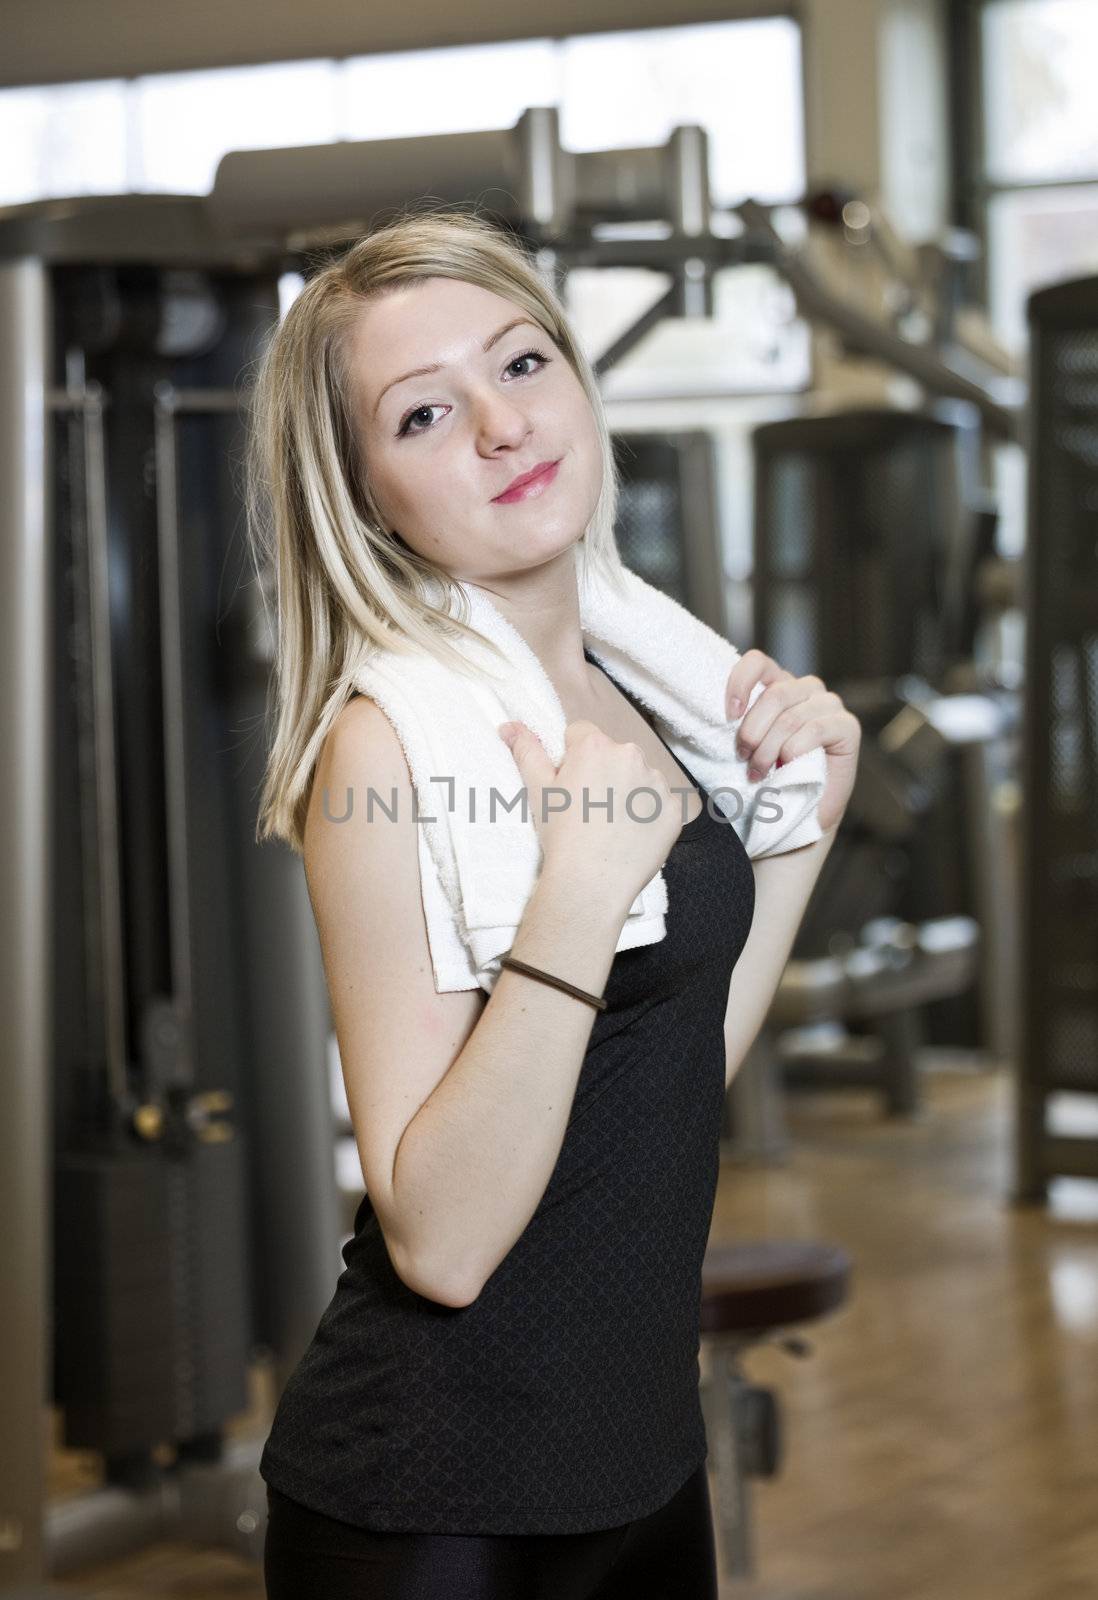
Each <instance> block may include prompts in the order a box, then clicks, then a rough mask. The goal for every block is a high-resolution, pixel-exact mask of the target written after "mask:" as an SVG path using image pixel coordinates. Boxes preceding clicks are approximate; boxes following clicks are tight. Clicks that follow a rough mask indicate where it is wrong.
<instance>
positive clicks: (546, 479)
mask: <svg viewBox="0 0 1098 1600" xmlns="http://www.w3.org/2000/svg"><path fill="white" fill-rule="evenodd" d="M559 466H560V462H559V461H551V462H550V463H549V465H548V466H547V467H545V468H544V469H543V470H542V471H541V472H539V473H538V475H537V477H536V478H528V479H527V481H526V482H525V483H520V484H519V486H518V488H516V489H507V490H506V491H505V492H504V493H503V494H497V495H496V497H495V499H494V501H493V502H492V503H493V505H497V506H505V505H510V504H511V503H512V502H513V501H515V500H532V499H533V497H534V496H535V495H538V494H541V492H542V490H543V489H548V487H549V485H550V484H551V483H552V481H553V479H554V478H555V477H556V475H557V468H558V467H559Z"/></svg>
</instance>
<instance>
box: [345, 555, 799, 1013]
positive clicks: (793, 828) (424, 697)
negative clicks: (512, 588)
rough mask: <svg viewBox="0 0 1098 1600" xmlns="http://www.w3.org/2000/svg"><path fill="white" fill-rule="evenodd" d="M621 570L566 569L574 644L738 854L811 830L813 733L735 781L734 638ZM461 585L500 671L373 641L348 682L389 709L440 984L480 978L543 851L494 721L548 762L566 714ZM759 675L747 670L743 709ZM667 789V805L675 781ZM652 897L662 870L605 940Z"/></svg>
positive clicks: (641, 934) (436, 595)
mask: <svg viewBox="0 0 1098 1600" xmlns="http://www.w3.org/2000/svg"><path fill="white" fill-rule="evenodd" d="M577 574H578V568H577ZM622 576H623V578H624V582H625V591H626V592H625V595H624V597H623V596H621V595H618V594H617V593H616V592H615V591H614V590H613V588H612V587H611V585H610V584H609V582H608V581H607V580H605V579H601V578H593V579H591V580H589V581H588V582H587V583H586V584H585V583H583V582H582V581H581V582H580V588H579V602H580V627H581V631H582V634H583V642H584V645H585V647H586V648H587V649H588V650H589V651H590V653H591V655H592V656H593V657H594V658H595V660H596V661H598V662H599V664H600V665H602V666H605V668H606V670H607V672H608V673H609V674H610V676H611V677H613V678H615V679H616V680H617V681H618V682H619V683H620V684H622V685H623V686H624V687H625V688H626V689H628V690H629V692H630V693H631V694H633V695H635V696H636V698H637V700H638V701H639V702H640V703H641V704H642V705H643V706H645V708H646V709H647V711H648V712H649V713H650V715H651V720H652V723H653V725H654V727H655V728H656V730H657V732H658V733H659V734H660V736H661V737H662V738H663V739H664V740H665V741H666V743H667V744H668V746H669V747H670V749H671V750H672V751H673V753H674V755H675V757H676V759H678V760H680V761H681V763H682V765H683V766H684V767H686V768H687V770H688V771H689V772H691V773H693V775H694V776H695V777H696V778H697V780H698V782H699V783H700V784H701V786H702V787H703V788H704V789H706V790H707V791H708V792H710V793H711V796H712V804H713V806H714V807H715V808H716V809H718V810H720V811H721V812H722V814H723V815H724V816H726V817H728V818H730V820H731V825H732V826H733V827H734V828H735V830H736V832H737V834H738V835H739V837H740V839H741V840H742V842H743V844H744V848H745V849H746V851H747V854H748V855H749V856H750V857H752V858H753V859H754V858H758V857H760V856H766V855H777V854H779V853H780V852H783V851H786V850H794V849H796V848H797V847H798V846H800V845H804V844H810V843H812V842H813V840H815V839H819V838H820V837H821V836H822V832H823V830H822V828H821V827H820V824H819V820H818V816H817V807H818V803H819V799H820V795H821V794H822V792H823V788H824V782H825V778H826V756H825V754H824V751H823V748H822V746H817V747H816V748H815V749H813V750H810V751H807V752H805V753H804V754H802V755H800V756H797V757H795V758H794V759H793V760H792V761H789V762H786V763H785V764H784V765H783V766H781V767H775V768H772V770H771V772H770V773H768V774H764V775H763V777H762V778H760V779H759V780H758V781H757V782H755V783H752V782H750V781H749V780H748V777H747V762H746V761H744V760H742V759H741V757H740V756H739V755H738V754H737V752H736V730H737V728H738V727H739V724H740V721H742V718H737V719H736V720H735V721H732V722H730V721H728V720H727V718H726V716H725V710H724V694H725V685H726V683H727V681H728V674H729V672H730V671H731V669H732V667H733V666H734V664H735V663H736V661H738V660H739V656H740V652H739V651H738V650H737V649H736V648H735V646H734V645H732V644H730V643H729V641H728V640H727V639H725V638H723V637H722V636H721V635H720V634H719V633H717V632H716V631H715V630H714V629H713V628H710V627H709V626H708V624H707V623H705V622H702V621H701V619H700V618H698V617H695V616H694V615H693V614H692V613H691V612H690V611H688V610H687V609H686V607H685V606H682V605H680V604H679V602H678V601H676V600H673V599H672V598H671V597H670V596H669V595H666V594H664V593H663V591H662V590H660V589H657V588H655V587H654V586H653V585H651V584H649V583H646V582H645V581H644V580H643V579H642V578H640V577H639V576H638V575H637V574H636V573H635V572H632V571H630V570H629V569H628V568H623V569H622ZM461 588H462V590H463V592H464V594H465V596H466V598H467V600H468V603H469V612H470V614H469V621H470V623H471V625H472V626H473V627H474V628H476V629H477V630H478V632H480V633H481V634H483V635H484V636H485V637H487V638H490V639H491V640H492V641H493V642H494V643H495V644H497V645H498V646H499V647H500V648H501V649H502V651H503V652H504V655H505V656H506V658H507V660H508V661H509V663H510V664H511V668H512V670H511V672H510V673H509V675H508V676H507V679H506V681H505V682H498V681H497V683H496V684H487V683H484V684H482V683H480V682H479V681H478V682H474V681H473V680H472V679H470V678H467V677H465V676H464V675H463V674H462V673H460V672H458V671H456V670H455V669H453V668H451V667H449V666H445V665H443V663H441V662H439V661H436V660H435V658H434V657H433V656H428V655H426V654H423V655H422V656H419V657H410V656H402V655H397V654H396V653H394V652H391V651H381V650H374V651H372V652H371V653H370V654H369V655H368V656H367V658H366V659H365V661H364V662H363V664H362V665H361V666H359V667H358V668H356V670H355V673H354V678H353V681H354V684H355V687H356V688H358V689H360V690H361V691H362V693H363V694H366V695H369V696H370V698H371V699H373V700H375V701H376V703H377V704H378V705H379V706H380V707H381V709H382V711H384V712H385V714H386V716H387V717H388V718H389V720H390V722H391V723H392V724H393V726H394V728H395V730H396V733H397V735H398V737H399V739H400V743H401V747H402V748H403V751H404V754H405V756H406V758H407V761H408V767H409V770H410V772H411V776H412V782H413V785H414V788H415V795H416V813H417V816H418V818H419V865H420V882H421V891H422V899H423V909H424V915H425V918H426V923H427V935H428V942H429V944H430V950H431V961H432V966H433V970H434V981H435V987H436V989H437V990H438V991H439V992H440V993H442V992H444V991H447V990H455V989H475V988H477V987H478V986H479V987H480V988H483V989H485V990H487V991H488V992H489V993H491V991H492V988H493V987H494V985H495V981H496V979H497V978H498V976H499V973H500V965H499V958H500V956H502V955H505V954H506V952H507V951H508V950H509V949H510V948H511V945H512V944H513V943H514V939H515V935H516V933H517V932H518V926H519V923H520V921H521V919H522V915H523V911H524V909H525V906H526V903H527V901H528V899H529V897H530V894H531V893H532V891H533V888H534V885H535V883H536V882H537V877H538V873H539V871H540V869H541V856H542V851H541V845H540V843H539V840H538V836H537V828H536V824H535V821H534V813H533V808H532V806H529V805H527V807H526V813H527V814H526V817H525V819H524V817H523V806H522V790H523V779H522V774H521V773H520V771H519V768H518V766H517V764H516V762H515V759H514V757H513V756H512V754H511V752H510V750H509V749H508V747H507V746H506V744H504V742H503V740H502V738H501V737H500V735H499V731H498V729H499V724H500V723H502V722H524V723H525V724H526V726H527V727H528V728H529V729H530V730H531V731H532V732H533V733H535V734H536V735H537V736H538V738H539V739H540V741H541V743H542V745H543V746H544V748H545V752H546V755H547V756H548V757H549V759H550V761H552V762H553V764H554V765H555V766H559V764H560V762H561V761H562V760H563V759H564V751H565V741H564V731H565V727H566V719H565V714H564V710H563V707H562V706H561V704H560V700H559V698H558V696H557V693H556V690H555V689H554V688H553V686H552V684H551V682H550V681H549V679H548V677H547V676H546V674H545V671H544V669H543V667H542V665H541V663H540V661H539V660H538V658H537V656H536V655H535V654H534V652H533V651H532V650H531V649H530V647H529V645H528V644H527V643H526V641H525V640H524V639H523V638H522V637H521V635H520V634H519V633H518V632H517V631H516V629H515V628H513V627H512V625H511V624H510V623H509V622H508V621H507V619H506V618H505V617H504V616H503V614H502V613H501V612H500V611H499V609H498V608H497V607H496V606H495V605H494V604H493V603H492V601H491V600H490V599H489V598H488V596H487V595H486V594H485V593H484V591H483V590H481V589H478V588H477V587H476V586H475V585H472V584H466V583H463V584H461ZM431 596H432V600H433V603H435V604H442V602H443V595H442V590H441V586H437V585H436V586H434V587H433V588H432V590H431ZM453 642H454V643H455V645H456V647H457V648H458V649H459V650H460V651H461V652H462V653H463V654H464V655H465V656H466V657H467V658H468V659H475V660H479V661H482V662H483V663H484V664H486V665H487V666H489V668H490V669H491V670H492V671H493V672H495V673H498V672H499V671H500V668H499V665H498V663H497V662H496V661H495V660H494V659H493V658H492V656H491V654H490V653H489V652H488V651H487V650H486V649H485V647H484V646H483V645H481V644H480V643H479V642H478V641H475V640H474V641H471V642H468V641H466V640H465V639H464V638H459V639H457V640H455V641H453ZM764 687H765V686H764V685H763V684H756V686H755V688H754V690H753V692H752V694H751V696H750V698H749V700H748V705H747V709H750V707H751V705H753V704H754V702H755V700H756V699H757V698H758V696H759V695H760V694H761V693H762V692H763V689H764ZM744 714H745V715H746V711H745V713H744ZM493 791H494V801H495V807H494V816H493V811H492V802H493ZM673 800H674V803H675V804H676V805H679V804H681V801H680V800H679V799H678V797H677V796H673ZM511 802H517V803H515V804H514V805H513V809H511V810H510V811H508V810H506V809H504V805H505V804H506V803H511ZM378 803H383V804H385V805H388V804H389V803H390V796H388V795H379V796H378ZM374 814H375V816H379V815H380V813H379V812H377V811H375V813H374ZM639 814H641V813H640V812H639V811H638V815H639ZM667 906H668V901H667V883H666V880H665V878H664V876H663V872H662V870H661V871H659V872H657V873H656V874H655V876H654V877H653V878H652V879H651V880H650V881H649V882H648V883H647V884H646V885H645V886H644V888H643V889H642V890H641V892H640V894H639V895H638V896H637V898H636V899H635V900H634V902H633V904H632V906H631V907H630V909H629V913H628V915H627V917H626V919H625V923H624V925H623V927H622V930H621V935H620V937H619V939H618V942H617V946H616V948H617V949H618V950H628V949H632V948H633V947H635V946H637V945H643V944H654V943H656V942H657V941H658V940H660V939H662V938H663V937H664V935H665V933H666V923H665V920H664V913H665V912H666V911H667Z"/></svg>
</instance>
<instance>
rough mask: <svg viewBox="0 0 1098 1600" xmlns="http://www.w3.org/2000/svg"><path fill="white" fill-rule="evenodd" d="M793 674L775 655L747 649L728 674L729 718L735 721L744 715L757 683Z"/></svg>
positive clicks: (727, 697) (727, 711)
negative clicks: (780, 663) (779, 662)
mask: <svg viewBox="0 0 1098 1600" xmlns="http://www.w3.org/2000/svg"><path fill="white" fill-rule="evenodd" d="M791 676H792V674H791V673H789V672H787V671H786V670H785V668H784V667H782V666H779V664H778V662H776V661H775V660H774V657H773V656H768V655H767V654H766V653H765V651H763V650H745V651H744V653H743V655H742V656H741V657H740V658H739V660H738V661H737V662H736V664H735V666H734V667H733V668H732V671H731V672H730V673H729V674H728V682H727V683H726V684H725V689H724V704H725V712H726V715H727V717H728V720H729V721H730V722H735V720H736V718H737V717H739V716H742V715H743V710H744V707H745V706H746V705H747V702H748V701H749V700H750V698H751V691H752V689H754V687H755V685H756V684H757V683H773V682H775V681H776V680H777V679H780V678H789V677H791ZM761 698H762V697H761V696H760V699H761Z"/></svg>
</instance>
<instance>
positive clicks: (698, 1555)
mask: <svg viewBox="0 0 1098 1600" xmlns="http://www.w3.org/2000/svg"><path fill="white" fill-rule="evenodd" d="M267 1507H268V1520H267V1535H266V1542H265V1545H264V1551H263V1579H264V1582H265V1584H266V1588H267V1600H716V1596H717V1562H716V1553H715V1551H714V1546H713V1521H712V1515H711V1512H710V1506H709V1480H708V1478H707V1477H706V1469H705V1463H704V1462H703V1463H702V1465H701V1466H700V1467H699V1468H698V1469H697V1471H696V1472H695V1473H694V1474H693V1475H692V1476H691V1477H690V1478H688V1479H687V1481H686V1483H685V1484H683V1486H682V1488H681V1489H680V1490H679V1491H678V1493H677V1494H676V1495H675V1496H674V1497H673V1498H672V1499H671V1500H669V1501H668V1503H667V1504H666V1505H665V1506H663V1507H661V1509H660V1510H659V1511H653V1512H651V1513H650V1515H648V1516H647V1517H638V1518H637V1519H636V1521H634V1522H627V1523H625V1524H623V1525H622V1526H619V1527H616V1528H605V1529H600V1530H599V1531H598V1532H596V1533H537V1534H512V1533H506V1534H453V1533H375V1532H371V1531H369V1530H367V1529H365V1528H358V1527H355V1526H353V1525H352V1524H351V1523H348V1522H339V1521H336V1520H335V1519H334V1518H332V1517H326V1516H321V1515H320V1514H319V1513H318V1512H316V1511H310V1510H309V1509H308V1508H307V1507H306V1506H303V1505H300V1504H299V1503H298V1502H297V1501H296V1500H290V1499H288V1498H287V1496H286V1495H283V1494H280V1493H279V1492H278V1490H277V1489H272V1488H271V1487H270V1486H269V1485H268V1488H267Z"/></svg>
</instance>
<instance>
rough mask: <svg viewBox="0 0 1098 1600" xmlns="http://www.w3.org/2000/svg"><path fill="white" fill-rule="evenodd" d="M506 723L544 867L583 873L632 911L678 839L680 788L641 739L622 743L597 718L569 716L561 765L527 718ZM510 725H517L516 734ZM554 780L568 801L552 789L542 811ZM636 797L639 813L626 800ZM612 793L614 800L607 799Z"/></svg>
mask: <svg viewBox="0 0 1098 1600" xmlns="http://www.w3.org/2000/svg"><path fill="white" fill-rule="evenodd" d="M501 730H502V731H501V733H500V737H501V738H503V739H504V740H505V742H506V743H507V744H508V745H509V747H510V750H511V754H512V755H513V756H514V758H515V764H516V765H517V767H518V769H519V772H520V774H521V775H522V780H523V784H524V785H525V788H526V794H527V807H528V814H529V815H531V816H532V817H533V819H534V826H535V827H536V829H537V833H538V842H539V843H540V845H541V847H542V855H543V870H545V869H546V868H548V867H549V866H550V864H552V867H553V869H554V870H562V871H564V872H570V873H575V874H577V875H579V876H580V877H582V879H583V882H584V883H585V884H589V885H590V887H591V889H592V890H596V891H597V892H598V893H599V894H608V895H610V896H611V897H612V898H615V899H618V900H619V901H620V902H621V903H622V904H623V906H624V911H625V913H628V909H629V907H630V906H631V905H632V904H633V901H634V900H635V899H636V897H637V895H638V894H639V893H640V891H641V890H642V889H643V888H644V886H645V884H646V883H648V882H649V881H650V880H651V879H652V878H653V877H654V876H655V874H656V873H657V872H658V871H659V869H660V868H661V867H662V866H663V864H664V862H665V861H666V860H667V857H668V855H669V853H670V850H671V846H672V845H673V844H674V842H675V840H676V839H677V838H678V835H679V832H680V830H681V828H682V825H683V815H682V797H681V795H680V794H678V793H672V791H671V789H670V788H669V786H668V783H667V780H666V778H665V777H664V775H663V773H662V772H660V771H659V769H658V768H656V767H652V766H649V764H648V762H647V760H646V759H645V756H644V753H643V751H642V750H641V749H640V746H639V745H636V744H632V743H629V744H618V743H617V742H616V741H615V740H614V739H611V738H610V737H609V735H608V734H605V733H603V731H602V729H601V728H598V727H596V725H595V724H594V723H593V722H584V721H578V722H570V723H569V724H568V726H567V727H566V728H565V730H564V746H565V749H564V759H563V760H562V762H561V764H560V766H559V768H557V767H554V766H553V763H552V762H551V761H550V760H549V757H548V756H547V755H546V753H545V747H544V746H543V745H542V743H541V740H540V739H539V738H538V737H537V735H536V734H534V733H532V732H531V730H530V729H529V728H528V727H527V726H526V724H525V723H524V722H511V723H502V724H501ZM508 730H512V731H513V737H512V738H510V739H508V738H507V737H506V734H507V731H508ZM550 787H551V788H553V789H557V790H564V791H565V792H566V793H567V795H568V796H569V801H568V804H567V805H565V804H564V795H562V794H552V795H550V796H549V797H548V801H547V804H546V807H545V812H544V813H543V808H542V795H543V792H544V790H545V789H547V788H550ZM638 791H652V792H638ZM585 794H586V796H587V801H588V813H589V814H588V816H587V819H586V820H584V814H583V800H584V795H585ZM630 796H632V803H631V809H632V810H633V811H634V812H635V813H636V815H635V817H634V816H630V814H629V811H630V807H628V806H627V804H626V802H627V801H628V800H629V799H630ZM608 799H609V800H612V806H607V805H606V804H605V802H606V801H607V800H608ZM557 807H563V809H559V810H558V809H556V808H557ZM645 819H647V820H645Z"/></svg>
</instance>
